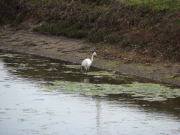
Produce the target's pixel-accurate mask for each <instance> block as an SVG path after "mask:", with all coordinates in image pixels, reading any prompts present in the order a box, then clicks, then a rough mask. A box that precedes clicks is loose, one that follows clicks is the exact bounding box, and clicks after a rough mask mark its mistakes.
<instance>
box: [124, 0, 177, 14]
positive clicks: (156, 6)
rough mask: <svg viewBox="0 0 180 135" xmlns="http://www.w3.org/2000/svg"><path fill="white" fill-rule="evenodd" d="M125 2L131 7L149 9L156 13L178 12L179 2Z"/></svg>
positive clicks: (142, 0) (130, 0)
mask: <svg viewBox="0 0 180 135" xmlns="http://www.w3.org/2000/svg"><path fill="white" fill-rule="evenodd" d="M126 2H127V3H128V4H129V5H133V6H139V7H150V8H152V9H153V10H155V11H157V12H160V11H165V10H169V11H178V10H180V1H179V0H127V1H126Z"/></svg>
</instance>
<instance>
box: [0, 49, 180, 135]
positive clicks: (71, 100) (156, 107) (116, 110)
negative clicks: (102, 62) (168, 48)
mask: <svg viewBox="0 0 180 135" xmlns="http://www.w3.org/2000/svg"><path fill="white" fill-rule="evenodd" d="M0 70H1V72H0V76H1V77H0V134H3V135H11V134H13V135H24V134H26V135H28V134H29V135H32V134H39V135H53V134H66V135H73V134H78V135H81V134H83V135H84V134H86V135H116V134H118V135H119V134H122V135H129V134H135V135H136V134H137V135H139V134H149V135H152V134H169V135H173V134H174V135H176V134H179V133H180V98H179V96H177V97H174V96H173V97H172V94H171V95H170V96H171V98H169V97H168V96H167V97H166V98H164V99H165V100H163V101H159V99H158V100H157V101H156V100H155V101H149V100H148V99H147V98H144V99H143V98H140V97H137V94H134V93H133V94H132V93H130V90H129V88H133V89H134V88H135V87H134V84H135V85H137V84H138V87H140V88H141V89H143V88H144V86H145V85H146V84H147V86H148V87H149V86H153V87H154V86H158V89H160V88H169V87H166V86H164V85H162V84H155V83H154V82H153V81H150V80H146V79H143V78H135V77H133V76H127V75H123V74H116V73H114V72H107V71H102V70H100V69H96V68H91V72H90V73H89V74H88V75H84V74H82V73H80V72H79V65H74V64H71V63H67V62H63V61H58V60H52V59H48V58H41V57H37V56H32V55H23V54H16V53H8V52H0ZM152 82H153V83H152ZM72 84H73V85H72ZM139 84H141V86H139ZM87 85H88V87H87ZM92 85H94V86H95V88H94V87H93V89H90V88H89V86H90V87H91V88H92ZM109 85H110V86H111V88H112V87H113V88H114V87H115V86H117V87H122V88H121V89H122V90H123V92H119V93H118V94H117V93H114V92H112V93H111V92H109V93H108V94H107V91H103V90H102V89H101V88H102V87H103V88H104V87H109ZM131 85H133V86H131ZM142 85H143V86H142ZM70 86H71V89H70V88H69V87H70ZM80 86H81V88H79V87H80ZM76 87H78V88H76ZM85 87H86V89H87V90H84V89H85ZM124 88H127V89H126V90H127V91H128V92H129V93H128V92H124ZM146 88H147V87H146ZM72 89H73V90H72ZM82 89H83V90H82ZM97 89H98V90H97ZM150 90H151V89H150ZM170 90H171V89H170ZM173 90H174V89H173ZM85 91H90V92H91V93H90V94H89V92H88V94H87V93H86V92H85ZM92 91H94V92H92ZM97 91H98V92H99V91H100V92H101V94H102V96H101V95H99V94H97ZM168 91H169V89H168ZM176 91H177V92H175V93H176V94H178V91H179V89H176ZM105 92H106V93H105ZM143 92H144V91H143ZM148 92H149V91H148ZM162 92H164V91H162ZM140 94H141V95H142V94H144V95H145V94H147V93H142V92H141V93H140ZM151 94H152V93H150V95H151ZM168 95H169V94H168ZM153 96H154V95H153ZM146 99H147V100H146Z"/></svg>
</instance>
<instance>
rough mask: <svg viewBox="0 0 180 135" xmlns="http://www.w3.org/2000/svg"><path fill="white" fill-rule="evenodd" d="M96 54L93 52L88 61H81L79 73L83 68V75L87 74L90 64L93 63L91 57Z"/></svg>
mask: <svg viewBox="0 0 180 135" xmlns="http://www.w3.org/2000/svg"><path fill="white" fill-rule="evenodd" d="M96 55H97V54H96V52H94V53H93V54H92V56H91V59H89V58H87V59H84V60H83V61H82V63H81V71H82V69H83V67H84V68H85V70H86V71H85V73H86V74H87V72H88V71H89V68H90V66H91V64H92V62H93V57H94V56H96Z"/></svg>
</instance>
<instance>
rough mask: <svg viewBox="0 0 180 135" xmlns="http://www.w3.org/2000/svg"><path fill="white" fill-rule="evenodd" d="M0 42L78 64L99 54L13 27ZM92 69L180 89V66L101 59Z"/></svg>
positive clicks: (1, 35) (3, 46)
mask: <svg viewBox="0 0 180 135" xmlns="http://www.w3.org/2000/svg"><path fill="white" fill-rule="evenodd" d="M0 41H1V42H0V49H1V50H9V51H15V52H21V53H27V54H33V55H40V56H44V57H50V58H54V59H61V60H64V61H69V62H73V63H77V64H80V63H81V61H82V59H84V58H86V57H90V55H91V54H92V52H93V51H96V52H97V54H98V50H97V49H96V48H95V47H94V45H93V44H90V43H87V42H86V41H85V40H78V39H70V38H66V37H59V36H48V35H42V34H39V33H36V32H32V31H28V30H15V29H13V28H11V27H1V28H0ZM93 66H94V67H98V68H103V69H107V70H113V71H117V72H121V73H124V74H129V75H134V76H139V77H144V78H147V79H152V80H155V81H160V82H163V83H169V84H171V85H175V86H178V87H179V86H180V63H158V64H138V63H125V62H124V61H116V60H112V59H108V58H106V59H105V58H103V57H101V56H98V57H96V58H95V61H94V63H93Z"/></svg>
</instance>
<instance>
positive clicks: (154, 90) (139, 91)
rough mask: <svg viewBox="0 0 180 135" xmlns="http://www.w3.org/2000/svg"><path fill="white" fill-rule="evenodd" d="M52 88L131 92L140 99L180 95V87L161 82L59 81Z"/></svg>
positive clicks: (94, 92) (93, 92)
mask: <svg viewBox="0 0 180 135" xmlns="http://www.w3.org/2000/svg"><path fill="white" fill-rule="evenodd" d="M47 87H48V89H50V90H56V91H58V92H63V93H78V94H83V95H86V96H87V95H90V96H108V95H109V94H130V95H132V97H134V98H136V99H139V100H147V101H165V100H167V99H168V98H176V97H180V90H179V89H172V88H169V87H166V86H163V85H160V84H153V83H133V84H127V85H112V84H92V83H78V82H69V81H57V82H55V83H54V84H53V85H51V86H47Z"/></svg>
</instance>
